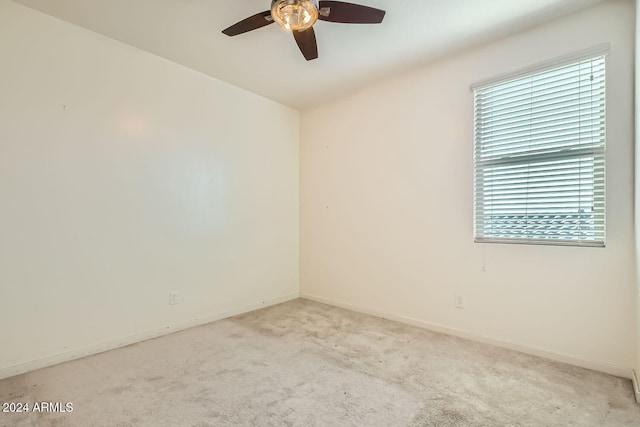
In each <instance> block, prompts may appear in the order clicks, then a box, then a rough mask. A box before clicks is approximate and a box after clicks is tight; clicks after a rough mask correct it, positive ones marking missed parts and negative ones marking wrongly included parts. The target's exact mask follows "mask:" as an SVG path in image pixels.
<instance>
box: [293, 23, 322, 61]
mask: <svg viewBox="0 0 640 427" xmlns="http://www.w3.org/2000/svg"><path fill="white" fill-rule="evenodd" d="M293 37H294V38H295V39H296V43H298V47H299V48H300V52H302V55H304V58H305V59H306V60H307V61H311V60H312V59H316V58H317V57H318V44H317V43H316V33H315V31H313V27H311V28H308V29H306V30H304V31H293Z"/></svg>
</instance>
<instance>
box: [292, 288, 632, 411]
mask: <svg viewBox="0 0 640 427" xmlns="http://www.w3.org/2000/svg"><path fill="white" fill-rule="evenodd" d="M300 298H304V299H308V300H312V301H316V302H320V303H323V304H328V305H332V306H335V307H340V308H345V309H347V310H351V311H355V312H358V313H364V314H369V315H371V316H376V317H382V318H384V319H389V320H394V321H396V322H400V323H406V324H409V325H412V326H417V327H420V328H424V329H429V330H431V331H434V332H440V333H444V334H447V335H454V336H457V337H460V338H466V339H469V340H472V341H477V342H482V343H485V344H491V345H495V346H497V347H502V348H506V349H508V350H514V351H518V352H520V353H525V354H530V355H533V356H539V357H543V358H545V359H549V360H554V361H556V362H562V363H567V364H569V365H574V366H579V367H581V368H586V369H591V370H593V371H598V372H603V373H605V374H610V375H614V376H616V377H621V378H627V379H633V378H634V372H633V370H632V369H629V368H625V367H622V366H616V365H610V364H608V363H603V362H597V361H593V360H586V359H580V358H577V357H573V356H568V355H565V354H560V353H555V352H551V351H547V350H541V349H538V348H533V347H528V346H525V345H522V344H516V343H511V342H506V341H500V340H496V339H494V338H489V337H485V336H483V335H478V334H475V333H472V332H467V331H463V330H459V329H455V328H450V327H447V326H442V325H437V324H435V323H430V322H425V321H423V320H417V319H413V318H410V317H407V316H402V315H399V314H393V313H384V312H382V311H378V310H373V309H369V308H365V307H360V306H355V305H352V304H348V303H344V302H341V301H335V300H332V299H327V298H322V297H318V296H315V295H310V294H306V293H301V294H300ZM636 384H637V383H636ZM635 390H636V398H638V399H640V398H639V397H638V391H637V390H638V388H637V385H636V389H635ZM638 402H640V400H638Z"/></svg>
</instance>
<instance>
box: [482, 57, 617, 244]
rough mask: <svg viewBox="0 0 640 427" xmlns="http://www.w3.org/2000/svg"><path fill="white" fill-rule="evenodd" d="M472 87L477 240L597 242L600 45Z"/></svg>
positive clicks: (601, 228) (600, 225) (601, 184)
mask: <svg viewBox="0 0 640 427" xmlns="http://www.w3.org/2000/svg"><path fill="white" fill-rule="evenodd" d="M580 56H581V57H580V58H577V59H576V58H575V57H574V58H573V59H570V60H569V59H565V60H564V61H561V62H560V61H556V62H555V65H547V66H544V67H539V68H537V69H536V70H534V71H529V72H528V73H525V74H523V73H519V74H518V75H517V76H515V77H514V76H512V77H510V78H502V79H499V80H497V81H493V82H490V83H485V84H480V85H476V86H474V88H473V89H474V104H475V124H474V168H475V170H474V172H475V173H474V233H475V241H476V242H497V243H536V244H565V245H576V246H604V243H605V52H603V51H602V49H601V51H600V52H598V53H593V52H592V53H591V54H589V55H586V56H585V54H582V55H580Z"/></svg>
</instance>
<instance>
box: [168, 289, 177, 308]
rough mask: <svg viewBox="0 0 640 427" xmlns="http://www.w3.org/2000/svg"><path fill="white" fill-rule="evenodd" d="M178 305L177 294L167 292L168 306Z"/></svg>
mask: <svg viewBox="0 0 640 427" xmlns="http://www.w3.org/2000/svg"><path fill="white" fill-rule="evenodd" d="M177 303H178V294H177V293H175V292H169V305H176V304H177Z"/></svg>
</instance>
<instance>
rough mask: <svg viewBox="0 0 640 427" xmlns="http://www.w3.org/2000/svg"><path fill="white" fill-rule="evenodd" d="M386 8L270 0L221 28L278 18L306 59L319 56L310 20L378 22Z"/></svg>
mask: <svg viewBox="0 0 640 427" xmlns="http://www.w3.org/2000/svg"><path fill="white" fill-rule="evenodd" d="M384 14H385V11H384V10H380V9H375V8H373V7H368V6H362V5H359V4H353V3H345V2H341V1H318V0H272V2H271V10H266V11H264V12H260V13H258V14H255V15H253V16H250V17H248V18H246V19H243V20H242V21H240V22H238V23H236V24H233V25H232V26H230V27H229V28H226V29H224V30H222V32H223V33H224V34H226V35H228V36H237V35H238V34H243V33H246V32H248V31H252V30H257V29H258V28H262V27H264V26H266V25H269V24H272V23H274V22H277V23H278V24H280V26H281V27H282V28H284V29H285V30H287V31H291V32H292V33H293V37H294V39H295V40H296V43H297V44H298V47H299V48H300V52H302V55H303V56H304V57H305V59H306V60H307V61H311V60H312V59H316V58H317V57H318V45H317V43H316V35H315V32H314V31H313V24H315V23H316V21H318V20H321V21H328V22H339V23H344V24H379V23H381V22H382V19H383V18H384Z"/></svg>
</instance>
